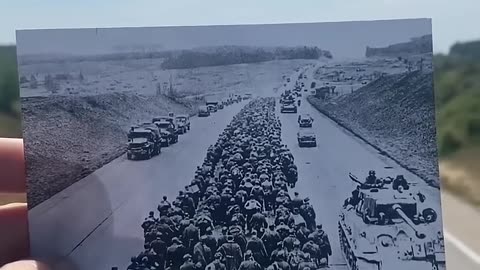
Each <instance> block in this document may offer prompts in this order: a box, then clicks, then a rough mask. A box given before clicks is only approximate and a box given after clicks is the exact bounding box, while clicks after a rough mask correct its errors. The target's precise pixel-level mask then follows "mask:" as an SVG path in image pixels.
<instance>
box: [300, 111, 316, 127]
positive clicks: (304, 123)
mask: <svg viewBox="0 0 480 270" xmlns="http://www.w3.org/2000/svg"><path fill="white" fill-rule="evenodd" d="M312 124H313V117H311V116H310V115H309V114H301V115H299V116H298V125H299V126H300V127H301V128H309V127H312Z"/></svg>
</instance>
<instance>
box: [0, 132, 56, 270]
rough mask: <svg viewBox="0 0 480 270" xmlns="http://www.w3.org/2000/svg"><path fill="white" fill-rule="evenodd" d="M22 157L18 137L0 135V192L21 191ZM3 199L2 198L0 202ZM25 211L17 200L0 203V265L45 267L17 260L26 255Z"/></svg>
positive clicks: (27, 252)
mask: <svg viewBox="0 0 480 270" xmlns="http://www.w3.org/2000/svg"><path fill="white" fill-rule="evenodd" d="M25 190H26V184H25V160H24V155H23V142H22V140H21V139H4V138H0V196H2V194H3V195H4V196H6V195H7V196H8V195H9V194H24V193H25ZM2 203H4V202H2ZM27 217H28V211H27V204H26V203H25V202H24V199H23V200H21V202H14V203H8V204H5V205H0V266H2V265H4V264H6V263H9V262H13V261H16V262H14V263H11V264H8V265H5V266H3V267H2V268H0V269H2V270H3V269H6V270H7V269H22V270H23V269H25V270H29V269H32V270H33V269H36V270H44V269H47V268H46V267H45V265H43V264H41V263H39V262H35V261H18V260H22V259H25V258H28V256H29V238H28V220H27Z"/></svg>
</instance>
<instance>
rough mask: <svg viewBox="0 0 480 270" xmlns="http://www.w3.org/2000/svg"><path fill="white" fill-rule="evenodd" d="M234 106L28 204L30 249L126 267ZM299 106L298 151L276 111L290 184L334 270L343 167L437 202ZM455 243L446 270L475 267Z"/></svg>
mask: <svg viewBox="0 0 480 270" xmlns="http://www.w3.org/2000/svg"><path fill="white" fill-rule="evenodd" d="M292 78H295V77H292ZM309 78H311V76H309ZM306 85H307V86H308V85H309V84H306ZM265 94H268V92H265ZM270 94H271V93H270ZM241 106H242V105H239V104H237V105H234V106H231V107H228V108H226V109H225V110H223V111H220V112H219V113H217V114H214V115H212V116H211V117H209V118H202V119H198V118H192V130H191V132H190V133H188V134H186V135H183V136H182V137H181V138H180V142H179V144H177V145H174V146H172V147H170V148H166V149H163V153H162V154H161V155H160V156H158V157H155V158H153V159H151V160H149V161H138V162H135V161H128V160H126V158H125V157H120V158H118V159H116V160H114V161H113V162H111V163H110V164H108V165H106V166H104V167H103V168H101V169H100V170H98V171H96V172H95V173H94V174H92V175H90V176H88V177H86V178H85V179H83V180H81V181H79V182H78V183H76V184H74V185H72V186H71V187H69V188H67V189H66V190H64V191H62V192H60V193H59V194H57V195H56V196H54V197H53V198H51V199H50V200H48V201H46V202H44V203H42V204H40V205H39V206H37V207H35V208H34V209H32V210H31V211H30V226H31V234H32V235H31V236H32V239H31V240H32V249H33V251H34V255H36V256H40V257H44V258H46V257H52V255H57V256H67V257H68V259H69V260H70V262H71V263H73V264H74V265H75V266H76V267H77V268H78V269H110V267H111V266H118V267H119V268H120V269H125V268H126V265H127V264H128V262H129V258H130V256H133V255H136V254H138V252H139V251H141V250H142V246H143V235H142V229H141V228H140V224H141V222H142V221H143V218H144V217H145V216H146V215H147V213H148V211H150V210H153V209H154V208H155V206H156V205H157V204H158V202H159V201H160V199H161V196H162V195H163V194H166V195H167V196H169V197H170V198H172V197H173V196H175V195H176V194H177V192H178V190H180V189H182V188H183V187H184V186H185V185H186V184H188V183H189V182H190V180H191V178H192V177H193V172H194V170H195V168H196V166H197V165H199V164H201V162H202V161H203V158H204V157H205V152H206V149H207V147H208V146H209V145H210V144H213V143H214V142H215V141H216V139H217V137H218V134H219V133H220V132H221V131H222V130H223V128H224V127H225V126H226V125H227V123H228V122H230V120H231V118H232V117H233V115H235V114H236V113H237V112H238V111H239V110H240V108H241ZM300 111H301V112H308V113H309V114H311V115H312V116H313V117H314V118H315V122H314V127H313V129H314V130H315V132H316V134H317V138H318V146H317V147H316V148H302V149H300V148H299V147H298V146H297V142H296V132H297V123H296V120H297V115H296V114H281V121H282V124H283V131H282V136H283V140H284V142H285V143H286V144H287V145H288V146H289V148H290V149H291V151H292V152H293V154H294V155H295V158H296V159H295V160H296V164H297V166H298V168H299V182H298V185H297V187H296V190H298V191H299V192H300V193H301V194H302V195H304V196H308V197H310V198H311V202H312V203H313V205H314V207H315V209H316V211H317V216H318V218H319V221H320V222H321V223H322V224H323V225H324V227H325V229H326V230H327V233H328V234H329V235H330V238H331V242H332V244H333V249H334V251H333V252H334V255H333V256H332V258H331V263H332V264H333V267H332V268H333V269H342V270H343V269H346V266H345V260H344V259H343V258H342V256H341V253H340V251H339V246H338V236H337V235H338V234H337V227H336V222H337V218H338V213H339V210H340V208H341V205H342V203H343V200H344V199H345V198H346V197H347V196H349V195H350V192H351V190H352V189H353V188H354V187H355V185H354V183H352V182H351V181H350V180H349V179H348V173H349V172H352V173H354V174H357V175H359V176H364V175H365V173H366V171H368V170H369V169H374V170H376V171H377V172H378V174H379V175H381V176H383V175H392V174H393V175H395V174H398V173H401V174H404V175H405V176H406V177H407V178H408V179H409V180H411V181H413V182H416V183H417V184H418V185H419V186H424V187H425V189H426V190H427V191H426V192H425V193H426V195H427V198H428V200H429V201H430V202H431V204H433V205H439V203H440V195H439V193H438V192H437V191H436V190H435V189H432V188H430V187H428V186H426V185H425V184H424V183H423V181H422V180H421V179H418V178H417V177H416V176H414V175H412V174H411V173H409V172H407V171H405V170H403V169H402V168H400V167H399V166H398V165H397V164H395V163H394V162H393V161H391V160H389V159H388V158H386V157H384V156H382V155H381V154H379V153H378V152H377V151H376V150H374V149H373V148H371V147H369V146H368V145H366V144H365V143H364V142H362V141H361V140H358V139H356V138H355V137H354V136H352V135H351V134H349V133H348V132H345V131H344V130H342V129H341V128H340V127H338V126H337V125H336V124H335V123H334V122H332V121H330V120H329V119H327V118H326V117H324V116H323V115H321V114H320V113H318V112H317V111H316V110H315V109H314V108H312V107H311V106H310V105H309V104H308V103H307V102H306V101H305V100H304V101H303V103H302V106H301V110H300ZM435 208H436V210H438V207H435ZM455 213H456V212H455V211H446V217H447V218H446V222H445V224H446V225H447V229H448V228H452V231H451V233H453V234H455V235H456V234H457V233H459V231H458V230H464V227H455V226H454V225H450V224H458V222H457V221H458V218H459V217H457V216H455V215H454V214H455ZM470 213H471V212H469V214H470ZM479 216H480V215H477V216H476V217H477V218H478V217H479ZM462 217H464V216H462V214H460V218H462ZM479 224H480V223H479ZM462 237H463V238H465V236H462ZM463 238H462V239H461V240H463ZM467 238H468V236H467ZM450 239H452V238H450ZM457 240H458V239H457ZM463 241H464V240H463ZM463 241H460V242H461V243H464V242H463ZM455 243H456V244H455ZM455 243H452V241H447V245H448V247H447V251H448V252H450V254H449V255H448V258H449V259H450V261H449V262H448V267H449V269H462V270H463V269H465V270H473V269H478V264H477V262H475V261H474V260H473V259H472V256H468V255H466V254H468V252H467V253H466V252H465V249H462V248H459V244H458V242H455ZM470 255H471V254H470Z"/></svg>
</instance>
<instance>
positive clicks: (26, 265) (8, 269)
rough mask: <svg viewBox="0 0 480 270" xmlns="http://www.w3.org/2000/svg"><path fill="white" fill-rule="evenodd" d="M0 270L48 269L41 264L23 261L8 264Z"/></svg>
mask: <svg viewBox="0 0 480 270" xmlns="http://www.w3.org/2000/svg"><path fill="white" fill-rule="evenodd" d="M0 270H50V268H48V267H47V266H46V265H45V264H43V263H41V262H37V261H29V260H25V261H18V262H13V263H9V264H7V265H5V266H3V267H1V268H0Z"/></svg>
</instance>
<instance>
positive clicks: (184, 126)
mask: <svg viewBox="0 0 480 270" xmlns="http://www.w3.org/2000/svg"><path fill="white" fill-rule="evenodd" d="M175 122H176V124H177V127H178V129H180V131H181V133H180V134H185V133H187V131H188V130H190V117H189V116H188V115H186V114H180V115H177V116H176V117H175Z"/></svg>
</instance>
